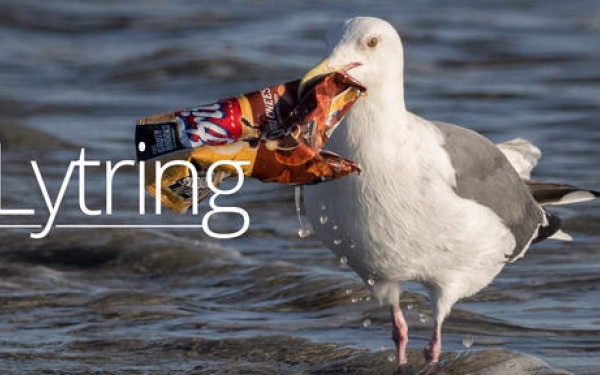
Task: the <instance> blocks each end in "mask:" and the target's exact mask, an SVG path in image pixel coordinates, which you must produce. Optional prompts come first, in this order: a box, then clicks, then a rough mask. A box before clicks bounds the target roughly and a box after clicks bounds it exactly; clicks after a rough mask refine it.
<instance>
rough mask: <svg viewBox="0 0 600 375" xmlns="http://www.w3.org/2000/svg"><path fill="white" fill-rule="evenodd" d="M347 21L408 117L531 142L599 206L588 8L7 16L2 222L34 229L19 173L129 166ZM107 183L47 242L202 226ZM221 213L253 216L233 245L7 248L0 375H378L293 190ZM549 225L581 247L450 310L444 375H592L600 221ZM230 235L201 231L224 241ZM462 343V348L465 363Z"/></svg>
mask: <svg viewBox="0 0 600 375" xmlns="http://www.w3.org/2000/svg"><path fill="white" fill-rule="evenodd" d="M358 14H369V15H376V16H385V17H386V18H388V19H389V20H390V21H391V22H392V23H394V24H395V25H396V26H397V27H398V28H399V29H400V30H401V32H402V34H403V37H404V42H405V51H406V64H405V65H406V73H407V78H406V96H407V103H408V107H409V108H410V109H411V110H413V111H415V112H418V113H419V114H421V115H424V116H426V117H428V118H431V119H436V120H444V121H448V122H454V123H458V124H462V125H466V126H469V127H472V128H474V129H476V130H478V131H481V132H483V133H485V134H486V135H487V136H489V137H490V138H491V139H493V140H494V141H498V142H499V141H503V140H506V139H509V138H512V137H516V136H522V137H526V138H528V139H530V140H531V141H533V142H534V143H536V144H537V145H539V146H540V147H541V148H542V150H543V152H544V157H543V159H542V161H541V162H540V164H539V165H538V167H537V169H536V172H535V176H536V177H537V178H540V179H552V180H558V181H565V182H571V183H574V184H577V185H582V186H589V187H595V188H600V174H599V173H598V164H599V162H600V148H598V144H599V142H600V122H599V120H598V119H599V118H600V70H599V68H598V67H599V66H600V50H599V49H598V48H597V41H598V40H600V38H599V37H600V3H598V2H597V1H595V0H581V1H579V2H577V6H574V5H573V4H571V3H566V2H564V3H560V2H548V1H541V0H540V1H529V2H522V1H509V2H506V1H502V2H501V1H488V2H478V3H476V4H475V3H473V2H469V1H453V2H443V1H429V0H410V1H403V2H402V3H401V4H399V3H398V2H396V1H392V0H389V1H372V2H358V1H333V2H327V4H326V5H325V4H322V3H320V2H306V3H300V2H280V1H274V0H261V1H236V2H233V1H223V2H211V3H210V4H208V3H204V4H201V3H195V2H188V1H183V0H175V1H169V2H158V1H150V2H147V1H144V2H142V1H139V0H131V1H126V2H123V1H118V2H117V1H108V2H106V1H105V2H91V1H71V0H57V1H53V2H38V1H33V0H25V1H23V0H19V1H17V0H4V1H2V3H0V45H2V48H0V82H1V84H0V110H1V112H0V113H2V118H1V119H0V141H1V143H2V207H3V208H26V207H35V209H36V211H37V212H38V214H37V215H36V216H35V217H33V218H31V217H22V218H18V217H15V218H10V220H9V219H8V218H6V217H2V218H1V219H0V220H2V223H32V222H36V223H42V222H43V221H45V220H46V218H47V216H48V214H47V211H46V210H45V205H44V203H43V198H42V196H41V194H40V192H39V189H38V187H37V185H36V182H35V178H34V176H33V173H32V171H31V168H30V166H29V160H32V159H33V160H37V161H38V163H39V166H40V170H41V172H42V174H43V175H44V178H45V179H46V181H47V183H48V185H49V187H48V189H49V191H50V194H51V196H53V197H54V196H55V194H56V192H57V191H58V188H59V185H60V183H61V181H62V178H63V176H64V174H65V172H66V170H67V166H68V163H69V161H70V160H73V159H77V158H78V156H79V147H82V146H83V147H86V151H87V157H88V159H99V160H101V161H103V162H105V161H106V160H113V161H116V160H121V159H131V158H133V155H134V150H135V147H136V145H134V143H133V130H134V129H133V127H134V123H135V119H136V118H138V117H142V116H147V115H150V114H155V113H160V112H164V111H168V110H172V109H175V108H180V107H183V106H188V105H195V104H201V103H207V102H212V101H214V100H215V99H218V98H222V97H226V96H229V95H235V94H238V93H240V92H245V91H250V90H254V89H256V88H260V87H263V86H266V85H270V84H273V83H278V82H283V81H287V80H292V79H296V78H298V77H299V76H301V75H302V73H303V72H304V71H306V69H307V68H308V67H310V66H312V65H313V64H314V63H316V62H317V61H318V60H319V58H320V57H322V54H323V53H324V48H323V43H322V41H321V38H322V34H323V31H324V30H325V29H326V28H327V27H328V26H329V25H330V24H331V23H332V22H336V21H339V20H341V19H343V18H345V17H348V16H352V15H358ZM103 165H104V164H103ZM73 177H74V178H76V177H77V173H75V174H74V176H73ZM87 179H88V184H87V186H86V190H87V194H86V204H87V206H88V207H89V208H90V209H103V208H104V204H105V193H106V192H105V188H104V169H103V167H90V168H89V172H88V176H87ZM114 183H115V187H114V194H113V204H114V214H113V215H112V216H111V217H99V218H86V217H82V215H81V214H80V213H79V208H78V203H77V189H76V185H75V183H74V181H73V183H72V184H71V185H70V187H69V188H68V189H67V193H66V197H65V198H64V204H63V207H62V208H61V211H60V213H59V215H58V218H57V223H63V224H64V223H79V224H85V223H121V224H157V223H170V224H175V223H177V224H198V223H199V220H200V219H199V218H198V217H191V216H185V215H184V216H176V215H173V214H171V213H169V212H164V214H163V215H162V217H160V218H156V217H152V215H146V216H144V217H140V216H139V215H138V213H137V212H138V209H139V205H138V195H137V183H138V174H137V170H136V169H134V168H130V167H128V168H123V170H121V171H120V172H119V174H118V175H117V177H116V178H115V182H114ZM223 202H230V203H232V204H234V205H239V206H241V207H244V208H245V209H247V210H248V211H249V213H250V217H251V220H252V224H251V227H250V231H249V233H248V234H247V235H246V236H244V237H242V238H240V239H236V240H230V241H216V240H210V239H208V238H206V237H205V236H204V234H203V233H202V232H201V231H200V230H191V229H184V230H167V229H151V230H146V229H122V228H121V229H86V230H83V229H56V230H55V231H54V232H52V233H51V234H50V235H49V236H48V238H46V239H44V240H32V239H29V238H28V236H27V233H28V231H23V230H21V231H19V230H10V229H2V230H1V231H0V274H1V275H2V277H1V278H0V306H1V307H2V308H1V309H0V332H1V333H0V337H1V341H0V364H1V365H2V366H1V368H2V369H3V372H4V373H14V374H38V373H41V372H48V373H50V372H53V373H74V372H77V373H83V374H87V373H89V374H91V373H99V372H101V371H104V372H109V373H122V374H126V373H127V374H128V373H152V374H163V373H215V372H219V371H222V372H227V371H229V373H235V372H240V371H242V372H247V371H250V370H252V371H255V372H261V373H289V372H297V373H326V372H329V373H340V372H344V369H346V372H353V373H377V374H380V373H391V372H392V371H393V370H394V364H393V363H392V362H390V361H388V357H390V356H392V355H393V351H392V349H391V342H390V341H389V337H390V333H389V330H390V321H389V312H388V311H387V309H386V308H381V307H379V305H378V303H377V301H375V300H371V299H370V291H369V290H368V289H369V288H367V287H366V286H364V285H363V284H362V283H361V281H360V280H358V279H357V277H356V276H355V275H354V274H353V273H352V272H350V271H349V270H348V269H347V268H346V267H340V266H339V259H336V258H335V257H334V256H333V255H332V254H331V253H329V251H328V250H326V249H325V248H324V247H323V246H322V245H320V244H319V242H318V240H317V239H316V238H314V237H309V238H304V239H299V238H298V236H297V231H298V222H297V218H296V215H295V212H294V193H293V189H292V188H289V187H282V186H277V185H269V184H262V183H257V182H251V181H248V182H246V184H245V186H244V190H243V191H242V192H240V193H239V194H237V195H235V196H233V197H231V198H228V199H227V200H225V199H224V200H223ZM145 203H146V208H147V210H148V211H150V210H151V209H152V208H153V202H152V200H150V199H149V198H148V199H146V201H145ZM201 208H202V209H204V210H205V211H204V212H206V210H207V207H206V205H205V204H203V205H202V207H201ZM323 211H324V215H326V208H324V210H323ZM555 211H557V212H558V213H559V214H560V215H561V216H562V217H563V218H564V221H565V228H566V229H567V231H569V232H570V233H571V234H573V235H574V237H575V239H576V241H575V242H574V243H557V242H545V243H542V244H539V245H537V246H535V248H534V249H533V250H532V251H531V252H530V253H529V254H528V256H527V257H526V258H525V259H523V260H520V261H519V262H517V263H516V264H513V265H510V266H509V267H507V268H506V269H505V270H504V272H503V273H502V274H501V276H500V277H499V278H498V279H496V281H495V282H494V283H493V284H492V285H491V286H490V287H488V288H487V289H485V290H484V291H482V292H481V293H479V294H477V295H476V296H475V297H473V298H470V299H468V300H466V301H464V302H462V303H460V304H459V305H457V306H456V308H455V309H454V311H453V313H452V315H451V316H450V318H449V320H448V321H447V323H446V324H445V327H444V328H445V330H444V346H445V350H446V353H447V354H446V357H444V358H445V361H446V364H445V365H444V366H445V368H444V369H445V371H446V372H447V373H464V372H465V371H467V369H469V371H471V372H473V373H475V372H476V371H483V372H482V373H493V371H494V370H493V368H494V367H493V361H499V360H500V359H503V358H505V359H506V358H508V359H510V358H513V357H512V356H514V355H515V354H514V352H513V351H519V352H523V353H526V354H530V355H533V356H535V357H538V358H541V359H542V360H544V361H546V362H548V363H549V364H551V365H552V366H555V367H557V368H564V369H567V370H569V371H572V372H574V373H577V374H593V373H596V372H597V370H596V369H597V368H598V367H599V366H600V359H599V358H600V298H598V297H599V290H600V278H599V277H598V275H599V274H600V272H599V271H600V235H599V233H600V206H599V204H598V203H595V204H585V205H578V206H571V207H565V208H561V209H557V210H555ZM325 221H326V220H325ZM238 224H239V223H238V222H236V221H232V220H231V219H229V218H228V217H216V218H215V225H216V227H219V228H223V229H232V228H233V229H237V227H236V225H238ZM327 225H330V223H328V224H327ZM342 235H343V234H340V237H341V236H342ZM348 291H350V293H348ZM418 292H419V289H418V288H416V287H410V288H409V291H408V292H407V293H406V294H405V295H404V296H403V302H404V303H405V305H406V306H407V307H406V309H405V311H406V317H407V319H408V323H409V325H410V329H411V332H410V334H411V341H410V343H409V347H410V348H411V351H410V352H409V360H410V361H411V363H416V364H417V367H418V360H419V357H420V354H419V352H420V349H421V348H422V347H423V346H425V344H426V342H427V340H428V338H429V336H430V330H431V326H432V321H431V319H428V318H427V317H429V316H430V314H431V312H430V310H429V307H428V303H427V301H426V300H425V298H424V297H422V296H421V295H420V294H419V293H418ZM353 302H354V303H353ZM408 306H410V308H409V307H408ZM422 317H424V318H425V319H422ZM421 320H423V322H422V321H421ZM366 321H369V322H370V324H369V325H368V327H364V322H366ZM465 337H472V338H474V339H473V341H472V346H471V347H470V348H469V349H468V351H466V348H465V346H467V345H464V339H465ZM468 343H470V341H469V340H467V344H468ZM382 346H383V347H384V348H387V349H384V350H382V349H381V348H382ZM392 358H393V356H392Z"/></svg>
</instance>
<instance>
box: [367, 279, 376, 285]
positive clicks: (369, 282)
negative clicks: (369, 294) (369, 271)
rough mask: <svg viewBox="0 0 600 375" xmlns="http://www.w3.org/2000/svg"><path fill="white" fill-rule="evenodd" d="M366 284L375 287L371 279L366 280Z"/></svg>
mask: <svg viewBox="0 0 600 375" xmlns="http://www.w3.org/2000/svg"><path fill="white" fill-rule="evenodd" d="M367 284H369V285H370V286H373V285H375V280H373V279H371V278H368V279H367Z"/></svg>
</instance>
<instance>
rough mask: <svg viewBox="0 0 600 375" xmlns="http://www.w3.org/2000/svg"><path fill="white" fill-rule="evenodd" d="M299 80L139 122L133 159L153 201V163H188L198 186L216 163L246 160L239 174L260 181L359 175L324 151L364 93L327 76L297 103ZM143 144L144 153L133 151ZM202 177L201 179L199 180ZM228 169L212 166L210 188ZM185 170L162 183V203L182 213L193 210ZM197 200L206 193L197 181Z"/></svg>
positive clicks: (175, 170) (344, 79)
mask: <svg viewBox="0 0 600 375" xmlns="http://www.w3.org/2000/svg"><path fill="white" fill-rule="evenodd" d="M298 85H299V81H293V82H287V83H284V84H280V85H277V86H273V87H267V88H265V89H263V90H260V91H254V92H251V93H247V94H244V95H240V96H238V97H235V98H229V99H224V100H220V101H218V102H216V103H211V104H206V105H201V106H198V107H195V108H189V109H183V110H178V111H174V112H168V113H164V114H160V115H155V116H150V117H144V118H141V119H139V120H138V122H137V126H136V135H135V138H136V145H138V147H137V158H138V160H139V161H152V162H151V163H146V168H147V173H146V176H147V180H146V188H147V190H148V191H149V192H150V193H151V194H153V195H155V193H156V186H155V181H154V164H155V163H153V161H156V160H160V161H161V163H162V164H165V163H166V162H168V161H171V160H186V161H189V162H191V163H192V164H193V165H194V166H195V167H196V170H197V171H198V176H199V177H198V178H200V179H204V178H205V172H206V170H207V169H208V167H209V166H210V165H211V164H212V163H214V162H216V161H219V160H231V161H248V162H249V164H247V165H245V166H242V170H243V172H244V175H246V176H251V177H255V178H258V179H260V180H262V181H266V182H280V183H285V184H292V185H298V184H312V183H317V182H322V181H327V180H331V179H336V178H339V177H342V176H345V175H348V174H350V173H355V172H359V171H360V168H359V166H358V165H357V164H356V163H354V162H353V161H350V160H347V159H344V158H342V157H341V156H339V155H336V154H333V153H331V152H328V151H325V150H323V147H324V146H325V144H326V142H327V140H328V138H329V136H330V135H331V133H332V132H333V131H334V130H335V128H336V127H337V126H338V125H339V123H340V121H341V120H342V119H343V117H344V116H345V115H346V113H347V112H348V111H349V110H350V108H351V107H352V105H353V104H354V103H355V102H356V100H358V98H360V96H361V95H363V94H364V92H365V89H364V88H363V87H362V86H360V85H359V84H358V83H357V82H355V81H354V80H352V78H350V77H348V76H347V75H345V74H342V73H332V74H329V75H327V76H325V78H323V79H322V80H321V81H320V82H318V83H317V84H316V85H314V86H313V87H312V88H310V89H309V90H308V91H306V93H305V94H304V95H303V96H302V97H301V98H298V95H297V93H298ZM141 144H143V147H140V145H141ZM203 172H204V173H203ZM234 173H235V170H234V169H233V168H232V167H228V166H227V165H222V166H220V167H218V169H217V170H216V172H215V173H214V175H213V177H214V178H213V182H214V184H215V186H217V185H218V184H219V183H220V182H221V181H222V180H223V179H224V178H226V177H228V176H230V175H231V174H234ZM190 176H191V174H190V171H189V170H188V168H187V167H184V166H173V167H171V168H169V169H167V170H166V171H165V173H164V174H163V177H162V181H161V199H162V202H163V203H164V204H165V205H167V206H169V207H170V208H172V209H173V210H175V211H176V212H183V211H185V210H186V209H187V208H188V207H189V206H191V204H192V200H191V199H192V198H191V197H192V196H191V193H190V186H191V183H190ZM198 182H199V184H198V186H199V187H200V191H199V194H198V196H199V199H200V200H201V199H203V198H204V197H206V195H208V193H210V191H209V190H208V189H207V188H206V181H198Z"/></svg>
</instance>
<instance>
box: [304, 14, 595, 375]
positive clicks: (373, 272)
mask: <svg viewBox="0 0 600 375" xmlns="http://www.w3.org/2000/svg"><path fill="white" fill-rule="evenodd" d="M326 39H327V48H328V57H327V58H325V59H324V60H322V61H321V62H320V63H319V64H318V65H316V66H315V67H314V68H312V69H311V70H310V71H308V73H307V74H306V75H305V76H304V78H302V80H301V84H300V88H299V93H300V94H301V93H302V92H304V91H305V90H306V89H307V88H308V87H310V86H311V85H312V84H313V83H314V82H315V81H318V80H319V79H320V78H322V77H323V76H325V75H327V74H330V73H332V72H343V73H344V74H348V75H349V76H350V77H351V78H353V79H354V80H356V81H357V82H359V83H360V84H361V85H363V86H364V87H366V89H367V95H366V97H364V98H361V99H359V100H358V101H357V102H356V103H355V104H354V106H353V108H352V109H351V110H350V112H349V113H348V115H347V116H346V118H345V120H344V121H345V123H344V124H342V126H340V127H339V128H338V130H336V132H335V133H334V134H333V135H332V138H331V139H330V141H329V143H328V149H330V150H332V151H334V152H336V153H338V154H340V155H343V156H344V157H347V158H349V159H352V160H355V161H357V162H358V163H359V164H360V165H361V167H362V173H361V174H360V175H352V176H347V177H344V178H342V179H339V180H336V181H332V182H328V183H324V184H317V185H313V186H306V187H305V192H304V205H305V210H306V214H307V216H308V217H309V219H310V221H311V223H312V225H313V227H314V229H315V232H316V235H317V236H318V237H319V239H320V240H321V241H322V242H323V243H324V244H325V245H326V246H327V247H328V248H329V249H331V250H332V251H333V252H334V253H335V254H336V255H337V256H339V257H341V258H340V259H344V261H345V262H347V265H348V266H349V267H351V268H352V269H353V270H354V271H355V272H356V273H357V274H358V275H359V276H360V277H361V278H362V279H363V280H364V281H365V282H366V283H367V284H368V285H370V286H371V287H372V290H373V293H374V295H375V296H376V297H377V298H378V299H379V300H380V301H381V302H382V303H386V304H389V305H390V306H391V317H392V339H393V340H394V342H395V346H396V354H397V358H398V363H399V365H405V364H406V363H407V356H406V346H407V342H408V325H407V322H406V320H405V318H404V316H403V314H402V310H401V308H400V296H401V293H402V284H403V283H404V282H407V281H414V282H419V283H421V284H422V285H423V286H424V287H425V289H426V290H427V292H428V294H429V299H430V301H431V304H432V318H433V319H434V327H433V335H432V337H431V340H430V342H429V343H428V345H427V346H426V347H425V349H424V357H425V360H426V363H428V365H435V364H436V363H437V362H438V361H439V359H440V353H441V347H442V324H443V322H444V319H445V318H446V317H447V316H448V314H449V313H450V310H451V308H452V306H453V305H454V304H455V303H456V302H457V301H459V300H460V299H462V298H465V297H469V296H471V295H473V294H475V293H477V292H478V291H480V290H481V289H483V288H484V287H486V286H487V285H488V284H490V283H491V282H492V280H493V279H494V278H495V277H496V275H498V273H499V272H500V271H501V270H502V269H503V268H504V266H505V265H506V264H508V263H511V262H513V261H515V260H517V259H519V258H521V257H523V256H524V255H525V253H526V252H527V249H528V248H529V246H530V245H531V244H532V243H534V242H538V241H541V240H543V239H546V238H554V239H559V240H570V239H571V238H570V236H569V235H568V234H566V233H565V232H563V231H562V230H560V219H559V218H558V217H556V216H555V215H553V214H551V213H550V212H548V211H546V207H547V206H552V205H562V204H569V203H576V202H583V201H588V200H592V199H596V198H599V197H600V193H599V192H596V191H591V190H584V189H579V188H577V187H574V186H571V185H566V184H557V183H547V182H540V181H532V180H531V178H530V174H531V170H532V169H533V167H534V166H535V165H536V164H537V161H538V159H539V158H540V156H541V152H540V150H539V149H538V148H537V147H536V146H534V145H533V144H531V143H529V142H528V141H526V140H523V139H514V140H512V141H508V142H505V143H502V144H499V145H496V144H494V143H492V142H491V141H489V140H488V139H487V138H485V137H484V136H482V135H480V134H478V133H476V132H474V131H472V130H469V129H466V128H463V127H459V126H455V125H451V124H447V123H442V122H436V121H428V120H426V119H424V118H422V117H419V116H418V115H416V114H413V113H411V112H409V111H408V110H407V109H406V106H405V103H404V72H403V62H404V59H403V47H402V41H401V39H400V36H399V35H398V32H397V31H396V30H395V28H394V27H393V26H392V25H390V24H389V23H388V22H386V21H384V20H381V19H378V18H372V17H357V18H351V19H348V20H346V21H345V22H343V23H341V24H340V25H338V26H336V27H335V28H333V29H332V30H330V31H329V32H328V33H327V37H326Z"/></svg>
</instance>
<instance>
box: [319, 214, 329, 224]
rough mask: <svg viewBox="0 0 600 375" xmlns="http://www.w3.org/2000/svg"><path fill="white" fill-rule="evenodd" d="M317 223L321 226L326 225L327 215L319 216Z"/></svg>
mask: <svg viewBox="0 0 600 375" xmlns="http://www.w3.org/2000/svg"><path fill="white" fill-rule="evenodd" d="M319 221H320V222H321V224H326V223H327V215H325V214H321V216H319Z"/></svg>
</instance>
